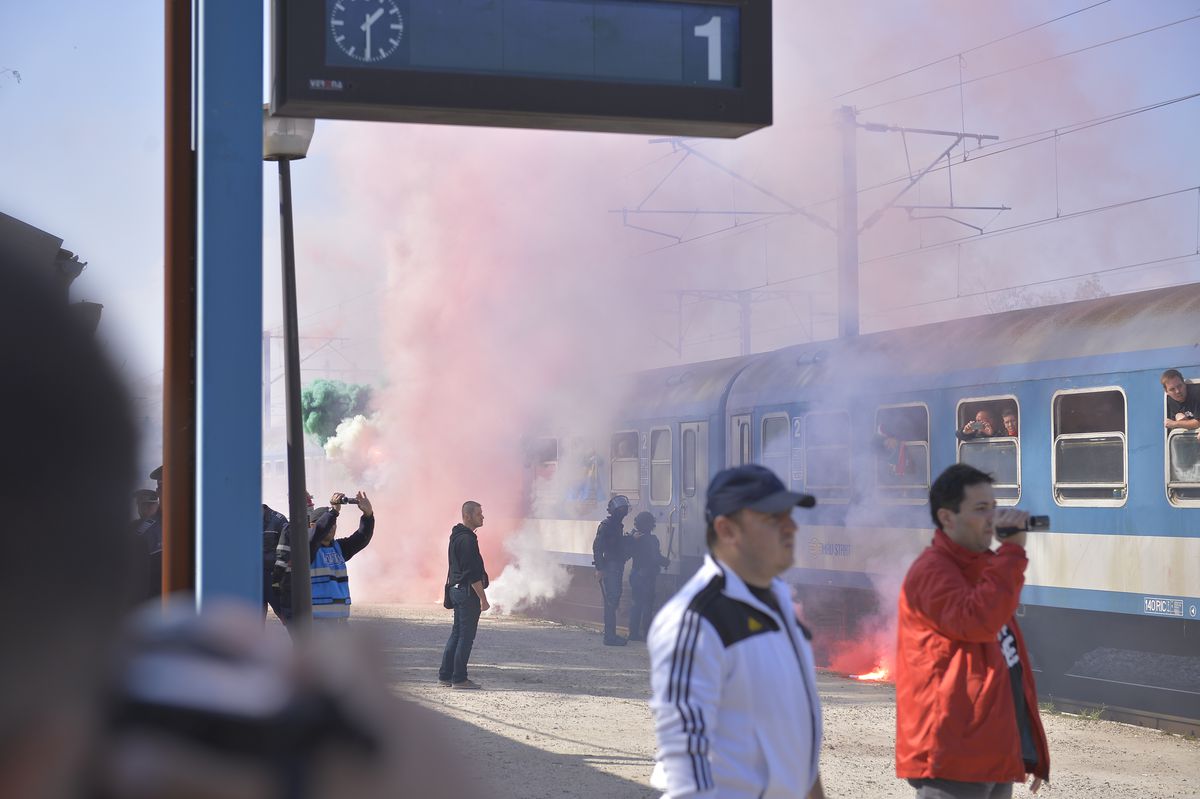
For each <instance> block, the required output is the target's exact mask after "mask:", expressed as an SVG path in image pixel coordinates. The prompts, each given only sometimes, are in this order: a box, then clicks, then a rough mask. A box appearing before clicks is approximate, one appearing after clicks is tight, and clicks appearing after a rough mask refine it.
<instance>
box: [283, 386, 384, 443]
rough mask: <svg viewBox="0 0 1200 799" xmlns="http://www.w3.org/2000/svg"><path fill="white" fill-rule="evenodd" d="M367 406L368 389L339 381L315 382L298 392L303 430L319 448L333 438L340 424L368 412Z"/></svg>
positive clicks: (369, 400) (367, 387)
mask: <svg viewBox="0 0 1200 799" xmlns="http://www.w3.org/2000/svg"><path fill="white" fill-rule="evenodd" d="M370 404H371V387H370V386H364V385H359V384H357V383H343V382H342V381H340V380H314V381H313V382H312V383H310V384H309V386H308V388H306V389H304V390H303V391H301V392H300V415H301V416H302V417H303V419H304V430H305V431H306V432H308V433H311V434H312V435H314V436H316V437H317V440H318V441H320V442H321V446H325V442H326V441H328V440H329V439H330V438H332V437H333V434H334V433H336V432H337V427H338V425H339V424H341V423H342V422H343V421H345V420H346V419H350V418H352V417H354V416H357V415H358V414H360V413H362V414H365V413H367V412H368V406H369V405H370Z"/></svg>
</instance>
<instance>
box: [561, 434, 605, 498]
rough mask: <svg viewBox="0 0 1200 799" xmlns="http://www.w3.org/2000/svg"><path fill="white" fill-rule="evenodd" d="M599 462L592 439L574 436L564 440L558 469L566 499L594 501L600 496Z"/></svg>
mask: <svg viewBox="0 0 1200 799" xmlns="http://www.w3.org/2000/svg"><path fill="white" fill-rule="evenodd" d="M600 462H601V461H600V455H599V454H598V453H597V452H596V444H595V442H594V441H593V440H592V439H590V438H588V437H585V436H575V437H573V438H571V439H570V440H569V441H567V442H564V444H563V452H562V460H561V463H560V466H559V469H560V470H561V471H562V472H563V476H562V477H561V478H560V479H561V481H562V483H563V486H564V488H565V489H566V497H567V499H569V500H573V501H576V502H595V501H597V500H598V499H599V498H600V468H599V466H600Z"/></svg>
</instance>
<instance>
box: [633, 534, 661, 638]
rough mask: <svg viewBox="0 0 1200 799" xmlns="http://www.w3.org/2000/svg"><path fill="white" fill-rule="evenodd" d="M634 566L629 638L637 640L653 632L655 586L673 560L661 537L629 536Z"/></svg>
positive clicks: (647, 535)
mask: <svg viewBox="0 0 1200 799" xmlns="http://www.w3.org/2000/svg"><path fill="white" fill-rule="evenodd" d="M629 549H630V554H631V555H632V556H633V567H632V568H631V569H630V570H629V589H630V592H631V593H632V594H633V607H631V608H630V609H629V637H630V639H632V640H634V641H645V640H646V634H647V633H649V632H650V619H651V618H652V616H653V610H654V586H655V583H657V582H658V573H659V571H661V570H662V569H663V567H664V566H667V565H668V564H669V563H670V561H669V560H667V559H666V558H665V557H663V554H662V548H661V547H660V546H659V543H658V537H657V536H655V535H654V534H653V533H643V534H642V535H640V536H639V535H636V534H635V535H632V536H630V537H629Z"/></svg>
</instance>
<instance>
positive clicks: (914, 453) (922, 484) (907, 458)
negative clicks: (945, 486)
mask: <svg viewBox="0 0 1200 799" xmlns="http://www.w3.org/2000/svg"><path fill="white" fill-rule="evenodd" d="M875 486H876V488H877V489H878V491H879V495H880V496H881V497H883V498H885V499H893V500H896V501H899V502H912V503H916V502H927V501H928V500H929V408H927V407H926V406H925V404H924V403H910V404H906V405H884V406H881V407H880V408H879V409H878V410H876V411H875Z"/></svg>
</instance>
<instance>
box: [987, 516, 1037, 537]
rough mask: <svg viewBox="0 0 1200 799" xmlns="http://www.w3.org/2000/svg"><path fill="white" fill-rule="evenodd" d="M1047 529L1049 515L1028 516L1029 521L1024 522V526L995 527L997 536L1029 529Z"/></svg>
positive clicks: (1024, 531)
mask: <svg viewBox="0 0 1200 799" xmlns="http://www.w3.org/2000/svg"><path fill="white" fill-rule="evenodd" d="M1049 529H1050V517H1049V516H1030V517H1029V521H1028V522H1027V523H1026V524H1025V526H1024V527H997V528H996V537H997V538H1008V537H1009V536H1014V535H1016V534H1017V533H1027V532H1029V531H1030V530H1049Z"/></svg>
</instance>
